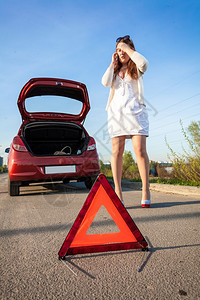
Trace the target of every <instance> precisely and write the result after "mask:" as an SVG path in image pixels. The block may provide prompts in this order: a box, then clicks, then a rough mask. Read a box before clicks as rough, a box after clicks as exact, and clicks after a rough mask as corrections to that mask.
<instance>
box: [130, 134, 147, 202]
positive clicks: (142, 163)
mask: <svg viewBox="0 0 200 300" xmlns="http://www.w3.org/2000/svg"><path fill="white" fill-rule="evenodd" d="M132 144H133V148H134V151H135V155H136V159H137V164H138V169H139V172H140V176H141V179H142V200H150V191H149V158H148V155H147V151H146V136H144V135H135V136H133V137H132Z"/></svg>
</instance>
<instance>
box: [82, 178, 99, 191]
mask: <svg viewBox="0 0 200 300" xmlns="http://www.w3.org/2000/svg"><path fill="white" fill-rule="evenodd" d="M95 180H96V177H88V178H86V180H85V186H86V188H88V189H89V190H90V189H91V188H92V186H93V184H94V182H95Z"/></svg>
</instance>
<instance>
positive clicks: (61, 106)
mask: <svg viewBox="0 0 200 300" xmlns="http://www.w3.org/2000/svg"><path fill="white" fill-rule="evenodd" d="M25 108H26V110H27V112H29V113H34V112H46V113H48V112H50V113H67V114H73V115H79V114H80V112H81V110H82V108H83V103H82V102H81V101H78V100H77V99H73V98H69V97H63V96H57V95H42V96H33V97H30V98H26V100H25Z"/></svg>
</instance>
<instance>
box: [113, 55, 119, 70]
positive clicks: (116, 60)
mask: <svg viewBox="0 0 200 300" xmlns="http://www.w3.org/2000/svg"><path fill="white" fill-rule="evenodd" d="M118 59H119V58H118V54H117V52H115V53H113V55H112V62H111V65H112V66H113V67H114V68H115V67H116V66H117V65H118Z"/></svg>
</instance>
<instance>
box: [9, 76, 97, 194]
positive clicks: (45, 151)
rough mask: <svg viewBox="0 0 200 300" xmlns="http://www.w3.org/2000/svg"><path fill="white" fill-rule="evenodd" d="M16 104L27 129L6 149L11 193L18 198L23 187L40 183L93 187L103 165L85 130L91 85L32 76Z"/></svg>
mask: <svg viewBox="0 0 200 300" xmlns="http://www.w3.org/2000/svg"><path fill="white" fill-rule="evenodd" d="M17 104H18V107H19V111H20V113H21V116H22V125H21V126H20V129H19V132H18V134H17V136H15V137H14V139H13V141H12V144H11V147H10V148H8V149H7V152H8V151H9V156H8V172H9V183H8V189H9V194H10V195H11V196H17V195H19V192H20V191H19V188H20V186H23V185H27V184H29V183H33V182H40V181H41V182H45V181H58V180H59V181H60V180H62V181H63V182H69V181H70V180H77V181H84V182H85V184H86V187H87V188H91V187H92V185H93V183H94V181H95V179H96V177H97V176H98V174H99V173H100V165H99V159H98V154H97V150H96V144H95V140H94V138H92V137H91V136H89V134H88V133H87V131H86V130H85V128H84V127H83V122H84V120H85V118H86V115H87V113H88V111H89V110H90V103H89V98H88V93H87V88H86V86H85V85H84V84H83V83H79V82H75V81H70V80H66V79H56V78H33V79H30V80H29V81H28V82H27V83H26V84H25V86H24V87H23V88H22V90H21V92H20V95H19V98H18V102H17ZM42 105H43V106H42ZM34 106H35V108H36V109H34V111H33V107H34ZM52 106H54V110H53V111H52ZM64 108H65V110H66V111H65V112H63V109H64Z"/></svg>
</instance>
